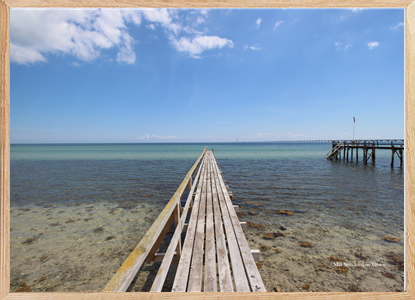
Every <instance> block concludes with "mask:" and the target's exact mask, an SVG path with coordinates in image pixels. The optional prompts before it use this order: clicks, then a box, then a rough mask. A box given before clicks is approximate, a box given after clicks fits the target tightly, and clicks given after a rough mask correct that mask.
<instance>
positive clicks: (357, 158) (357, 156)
mask: <svg viewBox="0 0 415 300" xmlns="http://www.w3.org/2000/svg"><path fill="white" fill-rule="evenodd" d="M356 162H359V146H358V145H357V147H356Z"/></svg>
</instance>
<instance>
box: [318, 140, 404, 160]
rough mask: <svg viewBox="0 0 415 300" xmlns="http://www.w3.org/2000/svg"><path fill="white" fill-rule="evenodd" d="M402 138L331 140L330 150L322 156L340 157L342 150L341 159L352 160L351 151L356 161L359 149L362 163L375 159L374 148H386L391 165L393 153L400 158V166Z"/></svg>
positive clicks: (329, 157)
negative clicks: (390, 156)
mask: <svg viewBox="0 0 415 300" xmlns="http://www.w3.org/2000/svg"><path fill="white" fill-rule="evenodd" d="M404 144H405V143H404V140H349V141H348V140H343V141H332V144H331V150H330V151H329V152H328V153H327V154H326V155H325V156H324V157H326V158H327V159H330V160H333V159H336V160H337V159H341V157H342V152H343V160H346V161H349V151H350V152H351V153H350V159H351V161H353V151H355V154H356V162H357V161H358V159H359V149H362V151H363V163H365V164H366V163H367V162H368V161H369V159H370V158H372V162H375V160H376V155H375V154H376V152H375V151H376V149H388V150H391V151H392V158H391V167H393V165H394V158H395V154H396V155H397V156H398V158H399V159H400V166H402V164H403V151H404Z"/></svg>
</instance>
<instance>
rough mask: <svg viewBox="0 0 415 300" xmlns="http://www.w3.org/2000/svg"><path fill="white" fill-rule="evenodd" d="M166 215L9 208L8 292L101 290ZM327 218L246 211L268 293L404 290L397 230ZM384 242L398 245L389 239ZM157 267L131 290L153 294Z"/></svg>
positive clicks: (145, 207)
mask: <svg viewBox="0 0 415 300" xmlns="http://www.w3.org/2000/svg"><path fill="white" fill-rule="evenodd" d="M161 209H162V207H157V208H155V206H154V204H152V205H150V204H138V205H130V206H128V205H127V206H119V205H117V204H113V203H97V204H93V205H91V204H89V205H77V206H64V205H54V206H50V204H47V205H42V204H32V205H29V206H25V208H24V209H23V208H17V207H15V208H13V207H12V211H11V240H10V244H11V259H10V261H11V291H12V292H17V291H20V292H42V291H50V292H98V291H101V290H102V289H103V288H104V287H105V285H106V284H107V283H108V282H109V280H110V279H111V278H112V276H113V275H114V274H115V272H116V271H117V270H118V268H119V267H120V266H121V264H122V263H123V262H124V260H125V259H126V258H127V257H128V255H129V254H130V252H131V251H132V250H133V249H134V247H135V246H136V245H137V244H138V242H139V241H140V240H141V238H142V237H143V235H144V234H145V232H146V231H147V230H148V229H149V228H150V226H151V224H152V223H153V221H154V220H155V219H156V218H157V216H158V214H159V213H160V211H161ZM325 217H327V216H324V215H320V216H319V215H310V214H307V213H306V212H293V214H292V215H290V214H288V215H287V214H284V213H274V214H272V215H271V214H257V215H255V214H254V215H250V214H247V212H245V211H244V209H243V207H242V209H241V213H240V214H239V218H240V221H248V222H250V224H249V226H248V229H247V230H246V232H245V233H246V237H247V240H248V243H249V245H250V247H251V249H260V250H261V262H260V263H258V267H259V268H260V273H261V276H262V279H263V281H264V283H265V286H266V288H267V291H281V292H298V291H304V292H312V291H316V292H317V291H318V292H341V291H348V292H350V291H352V292H353V291H362V292H386V291H393V292H395V291H403V286H404V285H403V282H404V277H403V274H404V273H403V253H404V244H403V238H404V237H403V231H402V230H401V229H400V227H397V228H396V229H385V228H381V226H380V227H379V226H372V225H370V224H369V225H367V226H364V225H362V226H360V227H359V226H358V227H353V226H348V225H347V224H338V225H322V224H321V222H319V223H317V222H316V221H315V220H321V218H325ZM356 218H361V216H359V215H356ZM327 224H330V223H327ZM267 233H268V234H267ZM386 236H389V237H393V238H396V239H397V241H396V240H395V241H386V240H385V239H384V238H385V237H386ZM158 267H159V263H153V264H149V265H146V264H144V265H143V266H142V268H141V269H140V271H139V273H138V275H137V276H136V279H135V280H134V281H133V283H132V285H131V286H130V288H129V291H149V290H150V288H151V282H152V279H153V278H154V276H155V275H156V273H157V270H158ZM174 270H175V266H173V267H172V268H171V273H170V275H169V277H168V280H167V283H166V285H165V289H164V290H165V291H167V290H168V288H169V286H171V284H172V280H173V278H174Z"/></svg>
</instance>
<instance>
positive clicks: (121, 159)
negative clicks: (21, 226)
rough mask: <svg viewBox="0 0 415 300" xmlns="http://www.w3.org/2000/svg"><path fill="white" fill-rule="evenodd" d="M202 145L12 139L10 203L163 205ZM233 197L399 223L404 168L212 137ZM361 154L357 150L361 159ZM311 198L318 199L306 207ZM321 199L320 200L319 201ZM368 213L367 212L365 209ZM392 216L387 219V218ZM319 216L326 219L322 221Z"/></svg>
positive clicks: (308, 147)
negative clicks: (349, 208)
mask: <svg viewBox="0 0 415 300" xmlns="http://www.w3.org/2000/svg"><path fill="white" fill-rule="evenodd" d="M205 146H206V145H205V144H90V145H86V144H79V145H76V144H75V145H12V146H11V204H12V206H16V205H24V204H26V203H33V202H39V201H41V202H45V203H58V202H64V203H65V204H71V203H73V204H75V203H95V202H101V201H109V202H130V201H132V202H137V201H139V202H141V201H144V202H151V203H154V204H155V205H161V206H164V205H165V204H166V203H167V202H168V201H169V199H170V197H171V196H172V195H173V193H174V192H175V190H176V189H177V187H178V186H179V184H180V182H181V181H182V180H183V178H184V176H185V174H186V173H187V171H188V170H189V169H190V167H191V166H192V165H193V163H194V162H195V160H196V159H197V158H198V157H199V155H200V154H201V152H202V151H203V149H204V147H205ZM207 146H208V148H209V149H210V148H214V152H215V155H216V157H217V160H218V163H219V166H220V167H221V169H222V171H223V173H224V176H225V177H226V179H227V181H228V183H229V184H230V186H231V189H233V190H234V194H235V201H236V202H239V203H240V204H243V202H267V206H269V207H270V208H281V209H297V210H304V209H308V210H310V209H311V210H313V209H314V210H320V209H322V208H324V205H325V203H326V202H327V201H334V203H333V204H331V205H336V206H339V207H341V203H343V202H345V201H346V202H348V203H347V204H345V205H349V204H350V203H349V202H350V201H352V202H356V203H357V202H362V203H365V204H364V205H366V207H365V208H364V209H363V208H362V210H363V211H366V212H367V213H369V212H370V216H372V215H373V217H376V216H380V215H376V214H373V213H375V212H378V211H381V212H385V213H387V214H388V215H391V216H400V218H399V219H398V220H399V222H396V221H397V220H395V219H393V222H391V226H392V224H394V225H395V226H402V225H403V222H402V221H403V205H404V194H403V182H404V171H403V168H400V167H399V164H396V165H397V166H396V167H395V168H391V167H390V151H387V150H383V151H379V150H378V152H377V157H376V163H375V164H373V163H368V164H367V165H364V164H363V163H362V162H361V160H360V161H359V162H358V163H356V162H350V161H349V162H345V161H343V160H342V161H327V160H325V159H324V158H323V156H324V155H325V154H326V153H327V152H328V151H329V150H330V147H331V144H330V143H229V144H210V145H207ZM361 158H362V154H360V159H361ZM311 203H314V204H316V205H317V206H311V207H310V204H311ZM320 206H322V207H320ZM366 216H367V217H369V216H368V215H366ZM390 221H392V220H390ZM321 222H324V221H323V220H321Z"/></svg>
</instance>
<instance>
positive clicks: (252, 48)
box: [249, 46, 262, 51]
mask: <svg viewBox="0 0 415 300" xmlns="http://www.w3.org/2000/svg"><path fill="white" fill-rule="evenodd" d="M249 49H251V50H254V51H258V50H262V48H259V47H256V46H251V47H249Z"/></svg>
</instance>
